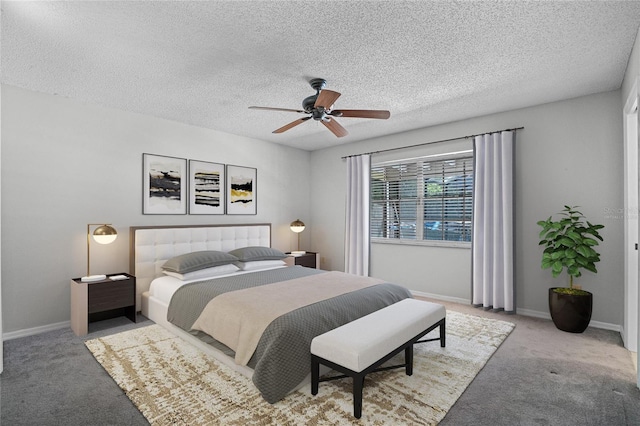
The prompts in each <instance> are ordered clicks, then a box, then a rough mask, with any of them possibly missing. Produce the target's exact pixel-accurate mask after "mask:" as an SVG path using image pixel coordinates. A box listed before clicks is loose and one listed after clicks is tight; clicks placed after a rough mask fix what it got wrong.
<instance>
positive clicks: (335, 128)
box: [320, 118, 349, 138]
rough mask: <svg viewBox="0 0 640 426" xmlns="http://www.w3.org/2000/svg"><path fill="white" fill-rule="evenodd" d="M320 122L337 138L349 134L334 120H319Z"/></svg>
mask: <svg viewBox="0 0 640 426" xmlns="http://www.w3.org/2000/svg"><path fill="white" fill-rule="evenodd" d="M320 122H321V123H322V124H324V125H325V127H326V128H327V129H329V130H331V132H332V133H333V134H334V135H336V136H337V137H339V138H341V137H343V136H347V135H348V134H349V132H347V129H345V128H344V127H342V126H341V125H340V123H338V122H337V121H336V120H335V118H329V119H328V120H320Z"/></svg>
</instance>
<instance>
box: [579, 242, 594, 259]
mask: <svg viewBox="0 0 640 426" xmlns="http://www.w3.org/2000/svg"><path fill="white" fill-rule="evenodd" d="M576 251H577V252H578V254H579V255H581V256H584V257H585V258H589V256H591V251H592V250H591V251H590V249H589V247H587V246H584V245H582V246H578V247H576Z"/></svg>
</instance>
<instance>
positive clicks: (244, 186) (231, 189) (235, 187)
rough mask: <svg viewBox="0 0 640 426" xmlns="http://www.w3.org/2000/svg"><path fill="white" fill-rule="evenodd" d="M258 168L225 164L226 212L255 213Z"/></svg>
mask: <svg viewBox="0 0 640 426" xmlns="http://www.w3.org/2000/svg"><path fill="white" fill-rule="evenodd" d="M257 173H258V170H257V169H254V168H251V167H241V166H230V165H227V185H226V187H227V194H228V196H227V214H256V212H257V210H256V205H257V204H256V195H257V191H256V188H257V185H256V184H257V182H256V180H257Z"/></svg>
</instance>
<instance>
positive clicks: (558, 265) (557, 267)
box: [551, 260, 563, 273]
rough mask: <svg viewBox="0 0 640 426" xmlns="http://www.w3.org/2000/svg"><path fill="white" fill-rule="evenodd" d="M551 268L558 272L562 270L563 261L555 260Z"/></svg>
mask: <svg viewBox="0 0 640 426" xmlns="http://www.w3.org/2000/svg"><path fill="white" fill-rule="evenodd" d="M551 268H552V270H553V272H557V273H560V272H562V268H563V265H562V262H560V261H557V260H556V261H555V262H553V265H551Z"/></svg>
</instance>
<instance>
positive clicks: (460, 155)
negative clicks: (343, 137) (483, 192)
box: [369, 149, 475, 248]
mask: <svg viewBox="0 0 640 426" xmlns="http://www.w3.org/2000/svg"><path fill="white" fill-rule="evenodd" d="M453 159H468V160H470V161H471V164H472V166H474V167H475V161H474V151H473V149H468V150H462V151H456V152H446V153H442V154H432V155H427V156H420V157H413V158H406V159H400V160H390V161H381V162H377V163H372V164H371V170H373V169H374V168H376V167H384V166H393V165H407V164H417V165H418V167H417V170H418V172H417V173H416V177H415V179H416V190H417V194H418V195H417V199H416V200H417V201H416V202H417V206H416V220H415V222H416V235H415V238H414V239H411V238H401V236H398V238H389V237H374V236H373V235H371V232H372V231H371V229H369V238H370V241H371V243H372V244H399V245H411V246H430V247H445V248H447V247H448V248H471V241H451V240H426V239H424V214H425V200H426V198H425V197H424V183H425V179H424V175H423V167H422V165H423V164H424V163H428V162H436V161H437V162H441V161H447V160H453ZM473 173H474V172H473V171H472V175H473ZM474 181H475V179H474ZM387 190H388V189H387ZM369 191H370V194H369V195H370V197H369V198H370V201H369V204H370V212H369V221H370V223H373V220H372V217H371V212H372V211H373V205H374V203H375V201H374V197H373V194H372V192H373V178H372V179H371V182H370V184H369ZM463 200H464V198H463ZM398 201H399V202H400V201H401V199H398ZM471 201H472V203H471V205H472V208H471V209H472V210H471V219H470V220H469V222H470V223H471V225H472V226H473V206H474V203H473V189H472V194H471ZM463 203H464V201H463ZM443 210H444V207H443ZM471 232H472V233H473V228H471ZM472 236H473V234H472Z"/></svg>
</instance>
